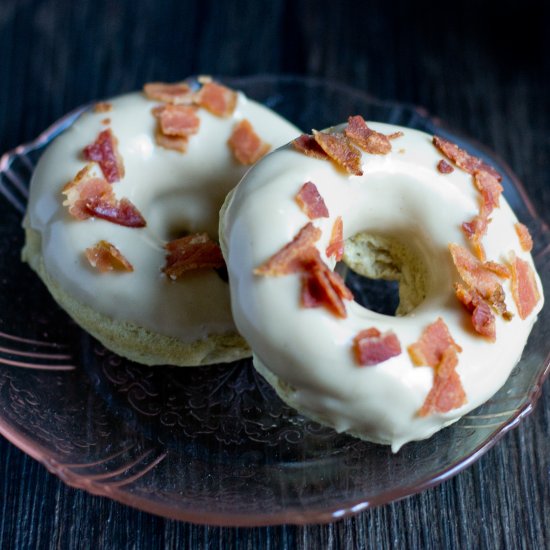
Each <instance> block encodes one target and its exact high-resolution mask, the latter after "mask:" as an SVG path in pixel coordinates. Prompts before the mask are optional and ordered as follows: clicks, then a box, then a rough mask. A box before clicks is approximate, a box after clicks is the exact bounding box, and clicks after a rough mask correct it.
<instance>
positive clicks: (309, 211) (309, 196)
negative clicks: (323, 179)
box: [294, 181, 329, 220]
mask: <svg viewBox="0 0 550 550" xmlns="http://www.w3.org/2000/svg"><path fill="white" fill-rule="evenodd" d="M294 199H295V200H296V202H297V203H298V206H299V207H300V208H301V210H302V212H303V213H304V214H305V215H306V216H307V217H308V218H309V219H310V220H314V219H316V218H328V216H329V213H328V208H327V205H326V204H325V201H324V200H323V197H321V195H320V194H319V190H318V189H317V186H316V185H315V184H314V183H313V182H311V181H306V183H304V185H302V187H300V191H298V193H297V194H296V196H295V197H294Z"/></svg>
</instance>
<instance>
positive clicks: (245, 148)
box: [227, 119, 271, 166]
mask: <svg viewBox="0 0 550 550" xmlns="http://www.w3.org/2000/svg"><path fill="white" fill-rule="evenodd" d="M227 144H228V145H229V148H230V149H231V151H232V152H233V156H234V157H235V159H236V160H237V161H238V162H240V163H241V164H244V165H245V166H248V165H250V164H254V163H255V162H256V161H257V160H259V159H261V158H262V157H263V156H264V155H265V154H266V153H267V152H268V151H269V150H270V149H271V145H269V143H265V142H264V141H262V139H261V138H260V136H258V134H257V133H256V132H255V131H254V128H252V124H250V122H248V120H246V119H243V120H241V121H240V122H239V123H237V124H236V125H235V127H234V128H233V132H232V134H231V137H230V138H229V140H228V141H227Z"/></svg>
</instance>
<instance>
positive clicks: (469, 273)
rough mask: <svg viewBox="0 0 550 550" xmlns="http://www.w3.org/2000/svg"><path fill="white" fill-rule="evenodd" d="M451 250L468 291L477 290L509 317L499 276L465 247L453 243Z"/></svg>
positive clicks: (495, 307) (490, 303) (496, 308)
mask: <svg viewBox="0 0 550 550" xmlns="http://www.w3.org/2000/svg"><path fill="white" fill-rule="evenodd" d="M449 250H450V252H451V255H452V258H453V262H454V264H455V267H456V269H457V270H458V273H459V275H460V277H461V279H462V280H463V281H464V282H465V283H466V286H467V287H468V289H474V290H476V291H477V292H478V293H479V294H480V295H481V297H482V298H483V299H484V300H485V301H486V302H487V303H488V304H489V305H490V306H492V307H493V308H494V309H495V310H496V311H497V312H498V313H500V314H501V315H503V316H504V317H505V318H507V317H509V315H510V314H509V312H508V311H507V309H506V304H505V302H504V297H505V295H504V290H503V288H502V285H501V284H500V281H499V278H498V276H497V275H496V274H495V273H493V271H492V270H489V269H487V268H486V267H485V266H484V265H483V264H482V263H481V262H480V261H479V260H478V259H477V258H476V257H475V256H473V255H472V253H471V252H469V251H468V250H466V249H465V248H464V247H462V246H460V245H457V244H453V243H451V244H449Z"/></svg>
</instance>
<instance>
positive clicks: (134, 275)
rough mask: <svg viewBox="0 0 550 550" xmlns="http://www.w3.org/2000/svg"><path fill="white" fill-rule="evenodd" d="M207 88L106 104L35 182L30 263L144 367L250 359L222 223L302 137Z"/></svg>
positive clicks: (156, 89)
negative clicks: (264, 163) (248, 179)
mask: <svg viewBox="0 0 550 550" xmlns="http://www.w3.org/2000/svg"><path fill="white" fill-rule="evenodd" d="M203 84H204V85H203V86H202V87H200V86H199V85H198V84H197V85H195V87H194V88H192V87H189V86H188V85H187V84H185V83H184V84H175V85H174V84H172V85H168V84H161V83H153V84H149V85H146V86H145V88H144V93H131V94H129V95H124V96H120V97H117V98H115V99H112V100H109V101H108V102H102V103H98V104H96V105H95V106H94V107H92V108H90V109H89V110H88V111H87V112H85V113H84V114H82V115H81V116H80V117H79V118H78V120H77V121H76V122H75V123H74V124H73V125H72V126H71V127H70V128H69V129H67V130H66V131H65V132H64V133H63V134H62V135H61V136H60V137H58V138H57V139H56V140H55V141H54V143H53V144H52V145H50V146H49V147H48V149H47V150H46V152H45V153H44V155H43V156H42V157H41V158H40V161H39V163H38V165H37V167H36V169H35V172H34V174H33V177H32V181H31V188H30V197H29V202H28V209H27V214H26V217H25V220H24V227H25V231H26V244H25V247H24V250H23V253H22V256H23V259H24V260H26V261H27V262H28V263H29V264H30V265H31V266H32V267H33V268H34V270H35V271H37V272H38V274H39V275H40V277H41V278H42V279H43V281H44V282H45V284H46V286H47V287H48V289H49V290H50V292H51V294H52V295H53V296H54V297H55V299H56V300H57V301H58V302H59V304H60V305H61V306H62V307H63V308H64V309H65V310H66V311H67V312H68V313H69V314H70V315H71V316H72V317H73V318H74V319H75V320H76V321H77V323H79V324H80V325H81V326H82V327H83V328H85V329H86V330H87V331H88V332H90V333H91V334H92V335H93V336H95V337H96V338H97V339H99V340H100V341H101V342H102V343H103V344H104V345H105V346H106V347H108V348H110V349H111V350H113V351H115V352H117V353H119V354H120V355H123V356H126V357H128V358H130V359H132V360H135V361H138V362H140V363H144V364H151V365H152V364H164V363H167V364H173V365H186V366H191V365H200V364H209V363H217V362H223V361H232V360H235V359H238V358H241V357H245V356H248V355H250V351H249V349H248V346H247V345H246V342H245V341H244V340H243V339H242V338H241V337H240V336H239V335H238V334H237V332H236V329H235V326H234V323H233V320H232V317H231V311H230V301H229V291H228V285H227V278H226V277H225V272H224V267H223V258H222V257H221V252H220V251H219V246H218V244H217V230H218V213H219V209H220V206H221V205H222V203H223V200H224V198H225V196H226V194H227V192H228V191H229V190H230V189H231V188H232V187H233V186H234V185H236V184H237V183H238V181H239V180H240V178H241V177H242V176H243V174H244V173H245V172H246V170H247V169H248V168H249V165H250V164H251V163H253V162H254V161H255V160H257V158H259V156H261V155H263V154H265V153H266V151H267V150H268V149H269V148H270V147H276V146H278V145H281V144H283V143H286V142H288V141H289V140H290V139H292V138H293V137H296V136H297V135H298V134H299V131H298V130H297V129H296V128H295V127H294V126H293V125H292V124H290V123H289V122H287V121H286V120H284V119H283V118H282V117H280V116H279V115H277V114H276V113H274V112H273V111H271V110H270V109H268V108H266V107H264V106H262V105H260V104H258V103H256V102H254V101H251V100H250V99H247V98H246V97H245V96H244V95H243V94H242V93H237V92H234V91H232V90H230V89H228V88H226V87H224V86H221V85H219V84H216V83H214V82H211V81H208V79H205V80H203ZM199 88H200V89H199ZM67 182H69V183H67Z"/></svg>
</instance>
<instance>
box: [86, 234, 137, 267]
mask: <svg viewBox="0 0 550 550" xmlns="http://www.w3.org/2000/svg"><path fill="white" fill-rule="evenodd" d="M85 255H86V258H87V259H88V261H89V262H90V265H91V266H92V267H94V268H95V269H97V270H98V271H99V272H100V273H105V272H107V271H127V272H129V271H134V268H133V266H132V264H131V263H130V262H129V261H128V260H127V259H126V258H125V257H124V255H123V254H122V253H121V252H120V250H119V249H118V248H117V247H116V246H115V245H114V244H111V243H110V242H108V241H104V240H101V241H99V242H97V243H96V244H95V245H94V246H92V247H90V248H87V249H86V251H85Z"/></svg>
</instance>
